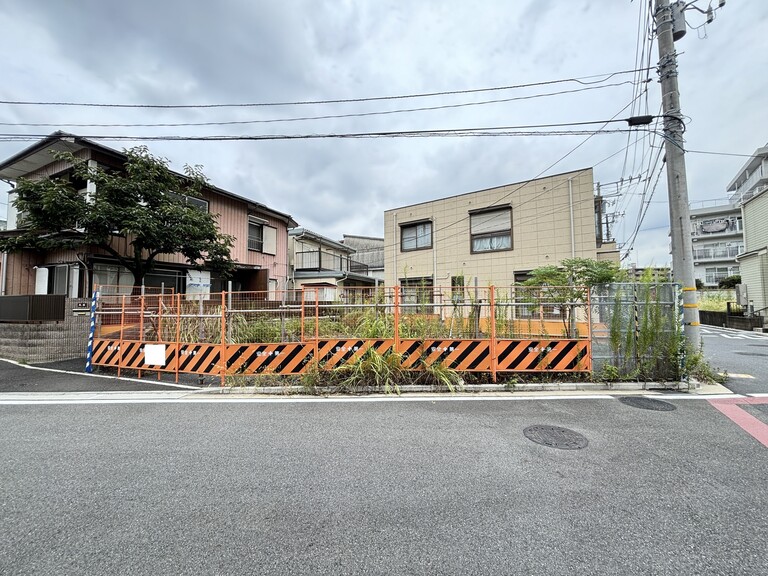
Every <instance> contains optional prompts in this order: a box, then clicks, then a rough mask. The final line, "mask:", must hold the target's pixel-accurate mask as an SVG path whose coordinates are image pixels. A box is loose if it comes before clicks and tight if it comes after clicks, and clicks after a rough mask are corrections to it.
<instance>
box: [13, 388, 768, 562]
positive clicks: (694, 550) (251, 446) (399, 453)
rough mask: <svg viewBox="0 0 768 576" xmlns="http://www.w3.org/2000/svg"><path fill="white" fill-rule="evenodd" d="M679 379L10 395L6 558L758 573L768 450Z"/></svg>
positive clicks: (767, 552)
mask: <svg viewBox="0 0 768 576" xmlns="http://www.w3.org/2000/svg"><path fill="white" fill-rule="evenodd" d="M667 398H668V399H669V401H670V402H671V403H672V404H673V405H674V406H676V407H677V409H676V410H675V411H671V412H653V411H647V410H640V409H637V408H633V407H630V406H626V405H624V404H622V403H620V402H618V401H617V400H616V399H589V400H584V399H572V400H546V399H539V400H511V399H505V400H457V399H444V400H420V401H417V400H402V399H401V400H397V399H388V400H382V401H370V400H367V401H366V400H362V401H361V400H352V399H346V400H343V401H336V400H323V399H316V400H314V401H308V402H293V401H289V400H283V401H279V402H274V401H273V402H268V403H263V402H261V403H260V402H253V401H251V402H248V403H238V402H235V399H234V398H233V399H231V401H229V402H222V401H212V402H203V403H182V402H180V403H170V404H169V403H164V404H158V403H134V402H131V401H126V402H127V403H110V404H99V403H95V404H92V403H90V404H66V405H61V404H51V405H7V404H0V429H1V430H2V435H0V458H2V466H1V467H0V502H1V503H2V504H1V506H2V507H1V508H0V534H2V546H0V573H1V574H14V575H27V574H34V575H48V574H51V575H53V574H55V575H57V576H59V575H62V574H78V575H83V574H135V575H144V574H147V575H150V574H151V575H156V574H194V575H203V574H270V575H272V574H274V575H297V574H312V575H319V574H334V575H337V574H387V575H391V574H462V575H464V574H489V575H490V574H492V575H499V574H548V575H551V574H589V575H594V574H612V575H615V574H622V575H633V574H740V575H741V574H760V575H762V574H765V567H766V566H768V547H766V545H765V543H766V542H768V520H767V518H768V515H767V514H766V512H768V506H767V504H768V496H767V495H766V490H765V487H766V483H765V471H766V469H767V467H768V449H767V448H766V447H765V446H764V445H763V444H761V443H760V442H759V441H757V440H756V439H755V438H753V437H752V436H750V435H749V434H748V433H746V432H745V431H744V430H742V428H740V427H739V426H737V425H736V424H734V422H733V421H731V420H730V419H728V418H727V417H725V416H724V415H723V414H721V413H720V412H719V411H718V410H716V409H715V408H714V407H713V406H712V405H711V404H710V403H709V402H708V401H707V400H705V399H676V398H678V397H677V396H668V397H667ZM532 424H551V425H557V426H565V427H568V428H571V429H573V430H575V431H577V432H579V433H581V434H583V435H584V436H585V437H586V438H587V439H588V440H589V445H588V446H587V447H586V448H584V449H582V450H571V451H566V450H557V449H553V448H548V447H545V446H541V445H538V444H535V443H533V442H531V441H529V440H528V439H526V438H525V437H524V436H523V429H524V428H525V427H527V426H529V425H532Z"/></svg>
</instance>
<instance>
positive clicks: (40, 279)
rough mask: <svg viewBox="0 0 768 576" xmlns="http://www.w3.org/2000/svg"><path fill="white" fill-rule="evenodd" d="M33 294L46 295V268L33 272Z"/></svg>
mask: <svg viewBox="0 0 768 576" xmlns="http://www.w3.org/2000/svg"><path fill="white" fill-rule="evenodd" d="M35 294H48V268H43V267H42V266H41V267H39V268H38V269H37V270H35Z"/></svg>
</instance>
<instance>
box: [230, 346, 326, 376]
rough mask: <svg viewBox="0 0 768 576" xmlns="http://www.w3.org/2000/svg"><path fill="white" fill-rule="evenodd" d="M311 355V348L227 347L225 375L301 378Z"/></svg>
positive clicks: (313, 348) (312, 348) (312, 353)
mask: <svg viewBox="0 0 768 576" xmlns="http://www.w3.org/2000/svg"><path fill="white" fill-rule="evenodd" d="M314 351H315V346H314V344H300V343H291V344H229V345H227V347H226V363H227V374H301V373H302V372H304V368H305V367H306V365H307V364H309V362H311V361H312V358H313V356H314Z"/></svg>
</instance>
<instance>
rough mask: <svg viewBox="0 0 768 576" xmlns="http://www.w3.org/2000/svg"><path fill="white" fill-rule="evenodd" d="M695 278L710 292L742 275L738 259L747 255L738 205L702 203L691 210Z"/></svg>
mask: <svg viewBox="0 0 768 576" xmlns="http://www.w3.org/2000/svg"><path fill="white" fill-rule="evenodd" d="M691 239H692V240H693V266H694V276H695V278H696V279H697V280H700V281H701V283H702V285H703V286H704V287H707V288H717V285H718V283H719V282H720V281H721V280H723V279H724V278H727V277H728V276H735V275H737V274H739V273H740V272H739V263H738V262H737V260H736V257H737V256H738V255H739V254H741V253H742V252H744V227H743V225H742V217H741V208H739V206H737V205H735V204H726V203H717V202H714V203H701V204H699V205H698V206H694V207H691Z"/></svg>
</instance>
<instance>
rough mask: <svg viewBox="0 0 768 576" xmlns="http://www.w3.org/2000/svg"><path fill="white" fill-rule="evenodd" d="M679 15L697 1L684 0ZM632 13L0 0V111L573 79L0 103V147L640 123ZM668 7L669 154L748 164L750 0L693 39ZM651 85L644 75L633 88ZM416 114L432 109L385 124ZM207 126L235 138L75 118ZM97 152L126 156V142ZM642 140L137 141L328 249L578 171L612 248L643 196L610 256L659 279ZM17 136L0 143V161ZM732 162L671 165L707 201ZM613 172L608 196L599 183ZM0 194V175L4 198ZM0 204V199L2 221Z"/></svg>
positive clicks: (639, 8) (643, 43)
mask: <svg viewBox="0 0 768 576" xmlns="http://www.w3.org/2000/svg"><path fill="white" fill-rule="evenodd" d="M714 3H715V4H717V0H715V2H714ZM695 6H698V7H699V8H702V9H706V7H707V4H706V2H705V1H703V0H699V1H698V2H697V3H696V4H695ZM647 13H648V3H647V1H645V0H634V1H630V0H570V1H568V2H565V1H555V0H531V1H527V2H526V1H524V0H477V1H476V2H466V1H458V0H456V1H454V0H418V1H414V0H409V1H406V0H357V1H355V0H327V1H323V0H274V1H267V0H251V1H247V0H241V1H237V0H219V1H218V2H209V3H202V2H189V1H183V0H163V1H161V2H157V1H153V2H149V1H148V0H133V1H131V2H117V1H105V0H76V1H72V2H60V1H58V0H0V30H2V31H3V45H4V49H3V53H4V57H3V58H2V59H0V100H3V101H34V102H75V103H83V102H91V103H106V104H115V103H120V104H145V105H158V104H160V105H203V104H206V105H209V104H224V103H227V104H242V103H260V104H263V103H291V102H307V101H313V102H316V101H327V100H345V99H368V98H377V97H384V96H400V95H414V94H424V93H435V92H457V91H473V90H478V89H483V88H500V87H509V86H519V85H521V84H535V83H547V82H550V81H554V80H566V79H571V78H578V79H580V82H575V81H570V82H557V83H547V84H542V85H539V86H532V87H527V88H510V89H505V90H492V91H485V92H477V91H475V92H465V93H461V94H442V95H438V96H430V97H421V98H405V99H387V100H368V101H363V102H359V101H358V102H337V103H330V104H303V105H283V106H258V107H254V106H250V107H224V108H221V107H218V108H201V107H197V108H195V107H192V108H171V109H167V108H166V109H158V108H103V107H76V106H44V105H15V104H0V122H2V123H3V126H2V128H0V133H2V134H4V135H7V134H13V135H16V134H24V135H36V134H47V133H50V132H53V131H54V130H56V129H61V130H66V131H70V132H74V133H76V134H79V135H83V136H99V135H100V136H116V135H120V136H131V137H136V138H139V137H147V136H188V137H198V136H222V135H227V136H254V135H312V134H336V135H338V134H349V133H370V132H383V131H386V132H398V131H429V130H448V129H466V128H498V127H517V126H527V125H542V124H560V123H566V124H567V123H576V122H593V121H598V120H607V119H610V118H613V117H616V118H620V119H621V118H626V117H628V116H629V115H630V114H631V113H634V114H645V113H646V112H647V113H650V114H656V113H657V112H658V110H659V102H660V88H659V84H658V82H657V79H656V73H655V70H651V71H650V72H641V73H640V74H632V73H629V74H616V75H613V76H610V75H611V74H613V73H615V72H622V71H628V70H633V69H635V68H638V67H645V66H647V65H648V62H650V63H651V66H655V64H656V62H657V59H658V56H657V51H656V41H655V39H654V40H653V41H652V42H649V41H648V40H647V37H646V34H647V32H646V27H647V25H646V21H645V20H646V18H647ZM686 14H687V16H688V22H689V25H690V26H691V28H689V31H688V34H687V36H686V37H685V38H683V39H682V40H680V41H678V42H677V43H676V47H677V50H678V52H679V53H680V61H679V64H680V88H681V101H682V109H683V112H684V114H685V115H686V116H688V117H689V122H688V126H687V132H686V141H687V142H686V146H687V148H688V149H689V150H702V151H713V152H727V153H738V154H749V153H751V152H753V151H754V150H755V149H756V148H757V147H759V146H762V145H765V143H766V141H768V128H766V127H768V106H766V104H765V102H766V96H765V95H766V94H768V75H766V74H765V71H766V69H767V67H766V57H765V54H766V52H765V42H766V41H765V39H764V33H765V30H766V29H768V2H763V1H752V2H743V1H741V2H740V1H738V0H729V1H728V3H727V5H726V6H725V7H724V8H723V9H722V10H718V11H717V12H716V19H715V21H714V22H713V23H712V24H710V25H708V26H705V27H700V28H698V29H694V28H693V26H700V25H701V24H703V23H704V21H705V20H704V16H703V15H702V14H699V13H698V12H696V11H694V10H689V11H688V12H686ZM638 30H640V33H639V34H638ZM649 49H651V50H652V53H651V54H650V55H649V53H648V50H649ZM648 74H650V81H649V82H645V83H643V82H638V80H640V81H642V80H645V79H646V78H647V77H648ZM556 92H558V93H560V94H553V93H556ZM638 96H639V97H638ZM636 97H637V99H636V100H635V103H634V105H630V103H631V102H632V101H633V99H634V98H636ZM489 100H505V102H494V103H487V102H488V101H489ZM459 104H461V105H462V106H455V105H459ZM466 104H472V105H466ZM446 106H452V107H446ZM413 108H436V109H432V110H420V111H412V112H396V111H402V110H404V109H413ZM382 112H388V113H386V114H382ZM369 113H376V114H369ZM354 114H358V115H357V116H348V115H354ZM359 114H369V115H364V116H360V115H359ZM344 115H347V116H346V117H342V118H339V117H336V118H323V119H311V120H296V119H297V118H307V117H317V116H344ZM290 119H292V120H293V121H285V120H290ZM266 120H270V121H272V122H265V121H266ZM274 120H282V121H279V122H276V121H274ZM224 122H240V124H218V125H215V124H214V125H204V126H201V125H196V126H189V125H187V126H163V127H160V126H82V124H91V125H92V124H122V125H126V124H128V125H136V124H155V125H156V124H202V123H224ZM30 124H45V125H43V126H31V125H30ZM77 124H81V126H77ZM600 127H601V125H600V124H593V125H587V126H578V127H574V126H566V127H564V129H567V130H572V129H575V128H579V129H584V128H586V129H593V130H594V129H597V128H600ZM624 127H625V125H623V124H611V125H609V126H607V127H606V128H612V129H620V128H624ZM550 130H551V129H550ZM0 140H2V139H1V138H0ZM103 143H104V144H106V145H108V146H113V147H115V148H125V147H130V146H133V145H136V144H139V143H142V142H140V141H138V140H136V141H109V140H105V141H103ZM659 143H660V139H659V138H658V136H653V135H651V134H647V133H633V134H627V133H611V134H596V135H594V136H593V137H591V138H587V136H586V135H558V136H553V135H549V136H520V135H505V136H494V137H489V136H484V137H481V136H473V137H466V136H465V137H419V138H369V139H339V138H328V139H299V140H260V141H253V140H250V141H249V140H241V141H229V142H222V141H162V140H161V141H151V142H146V144H147V145H148V146H149V147H150V150H151V151H152V152H153V153H155V154H156V155H160V156H164V157H166V158H168V159H169V160H170V161H171V166H172V167H173V168H175V169H177V170H181V169H182V168H183V166H184V164H201V165H203V167H204V171H205V173H206V175H207V176H208V177H209V178H210V179H211V181H212V182H213V183H214V184H216V185H217V186H220V187H222V188H225V189H227V190H230V191H232V192H234V193H236V194H239V195H241V196H245V197H249V198H253V199H255V200H257V201H260V202H263V203H265V204H267V205H269V206H271V207H273V208H275V209H277V210H280V211H283V212H287V213H289V214H291V215H292V216H293V217H294V218H295V219H296V220H297V221H298V222H299V223H300V225H302V226H305V227H307V228H310V229H312V230H314V231H316V232H319V233H322V234H324V235H326V236H329V237H331V238H340V237H341V236H342V234H345V233H347V234H364V235H376V236H383V212H384V210H386V209H389V208H394V207H397V206H401V205H405V204H411V203H415V202H419V201H424V200H430V199H434V198H440V197H444V196H449V195H454V194H458V193H463V192H469V191H472V190H478V189H482V188H488V187H492V186H498V185H502V184H507V183H512V182H519V181H524V180H527V179H530V178H534V177H537V176H540V175H544V174H555V173H560V172H565V171H568V170H573V169H578V168H584V167H587V166H595V180H596V181H600V182H601V183H604V184H603V185H602V190H603V191H604V192H606V193H607V194H615V195H613V196H610V197H609V200H610V201H611V202H612V203H613V204H612V206H611V210H612V211H615V212H616V223H615V225H614V232H615V236H616V239H617V240H618V241H619V242H620V243H624V244H625V247H626V246H627V245H628V242H629V241H630V239H631V238H632V233H633V231H634V230H635V228H636V227H637V222H638V214H639V212H640V210H641V206H642V200H643V199H646V200H648V199H650V203H649V204H647V206H648V210H647V213H646V215H645V217H644V219H643V220H642V222H641V224H640V226H639V228H640V231H639V233H638V235H637V238H636V240H635V241H634V243H633V245H634V250H633V251H632V253H631V254H630V255H629V257H628V258H627V259H626V260H625V263H628V262H637V263H638V264H639V265H651V264H653V265H665V264H667V263H668V262H669V260H670V258H669V256H668V249H669V248H668V247H669V241H668V220H669V216H668V207H667V203H666V180H665V176H664V175H663V174H662V176H661V180H660V181H659V183H658V185H657V186H656V188H655V193H653V194H652V192H653V191H654V182H655V180H656V174H657V172H658V167H659V165H658V164H657V165H656V169H655V170H654V162H653V161H654V159H655V158H656V155H657V149H656V148H652V147H651V145H656V146H658V145H659ZM29 144H30V142H21V141H0V158H7V157H8V156H10V155H12V154H14V153H16V152H18V151H19V150H21V149H23V148H24V147H26V146H28V145H29ZM577 147H578V148H577ZM569 152H570V154H568V153H569ZM566 155H567V156H566ZM744 161H745V158H739V157H733V156H724V155H703V154H688V155H687V166H688V179H689V196H690V199H691V202H692V204H695V203H697V202H699V201H704V200H710V199H722V200H724V199H725V197H726V196H725V188H726V186H727V184H728V182H729V181H730V179H731V178H732V177H733V176H734V175H735V173H736V172H737V171H738V169H739V168H740V167H741V166H742V164H743V163H744ZM631 176H633V177H635V178H634V179H633V180H632V181H631V183H629V184H628V183H627V181H628V180H629V178H630V177H631ZM622 178H623V179H624V182H625V183H624V184H623V185H619V184H609V183H612V182H616V181H619V180H620V179H622ZM7 188H8V187H7V186H6V185H5V184H4V183H0V191H2V190H6V189H7ZM644 193H645V196H643V194H644ZM0 201H5V198H2V199H0ZM4 212H5V206H3V205H0V218H3V217H4ZM622 215H623V216H622Z"/></svg>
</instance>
